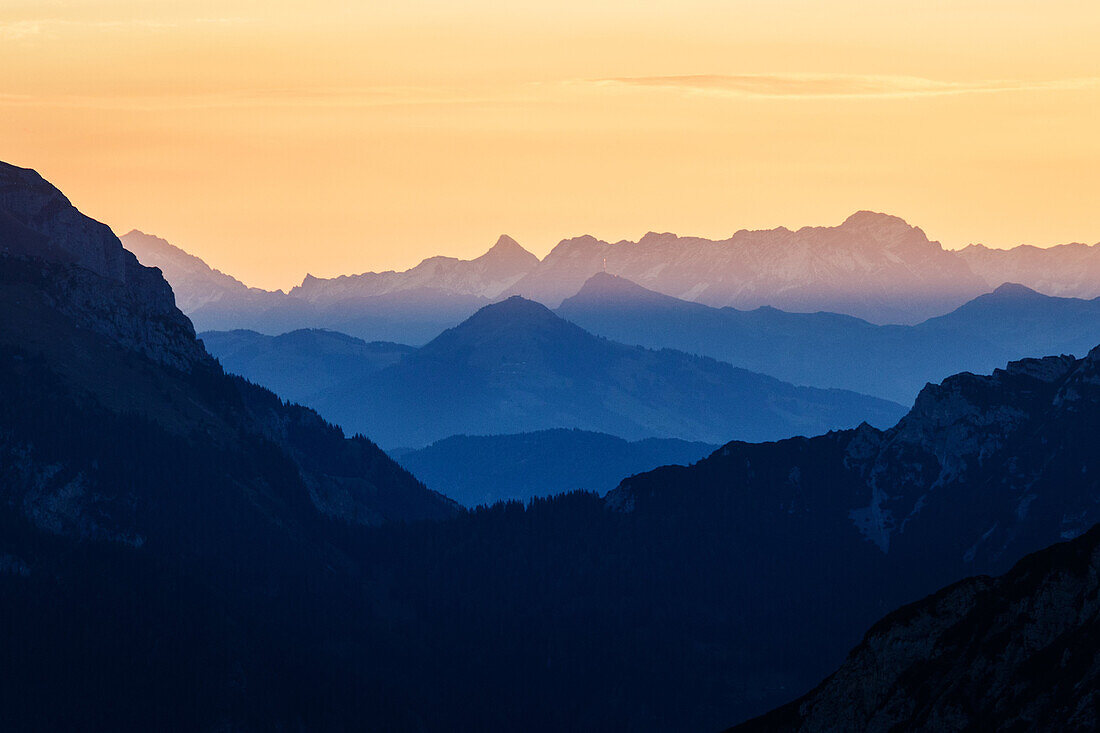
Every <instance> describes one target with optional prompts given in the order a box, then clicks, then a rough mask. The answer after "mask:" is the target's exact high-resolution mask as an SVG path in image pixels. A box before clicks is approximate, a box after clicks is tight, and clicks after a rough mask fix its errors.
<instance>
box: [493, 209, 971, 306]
mask: <svg viewBox="0 0 1100 733" xmlns="http://www.w3.org/2000/svg"><path fill="white" fill-rule="evenodd" d="M605 262H606V270H607V271H608V272H610V273H612V274H615V275H619V276H621V277H625V278H627V279H629V280H631V281H633V282H636V283H638V284H639V285H642V286H643V287H646V288H649V289H651V290H655V291H657V292H661V293H665V294H667V295H673V296H675V297H679V298H682V299H684V300H691V301H695V302H700V303H704V304H706V305H712V306H726V305H732V306H736V307H739V308H755V307H758V306H761V305H769V306H773V307H777V308H782V309H784V310H790V311H798V312H805V311H811V312H812V311H831V312H836V313H848V314H851V315H855V316H858V317H861V318H864V319H866V320H870V321H874V322H879V323H891V322H914V321H916V320H922V319H923V318H927V317H928V316H932V315H939V314H940V313H943V312H945V311H947V310H950V309H951V308H952V307H954V306H957V305H960V304H961V303H963V302H965V301H966V300H969V299H970V298H972V297H974V296H975V295H978V294H980V293H981V292H983V291H985V290H986V286H985V283H984V282H983V281H982V280H981V279H980V278H978V277H977V276H975V275H974V274H973V273H972V272H971V271H970V268H969V267H968V266H967V265H966V264H965V263H964V262H962V261H960V260H959V259H958V258H957V257H956V256H955V255H953V254H952V253H950V252H947V251H945V250H944V249H943V248H942V247H941V246H940V245H939V243H938V242H932V241H929V239H928V238H927V237H926V236H925V234H924V232H923V231H921V230H920V229H918V228H917V227H911V226H909V225H908V224H906V223H905V221H903V220H902V219H900V218H898V217H895V216H888V215H885V214H876V213H872V212H868V211H861V212H857V213H855V214H853V215H852V216H850V217H848V218H847V219H846V220H845V221H844V222H843V223H842V224H840V225H839V226H835V227H803V228H801V229H799V230H797V231H791V230H789V229H786V228H784V227H780V228H778V229H771V230H766V231H747V230H742V231H739V232H737V233H736V234H734V235H733V236H732V237H730V238H729V239H725V240H718V241H713V240H707V239H701V238H697V237H678V236H676V235H674V234H657V233H654V232H650V233H649V234H647V235H646V236H644V237H642V239H640V240H639V241H638V242H617V243H614V244H612V243H609V242H602V241H599V240H596V239H594V238H592V237H579V238H577V239H572V240H565V241H563V242H562V243H561V244H559V245H558V246H557V247H555V248H554V250H553V251H552V252H551V253H550V254H549V255H547V256H546V258H545V259H544V260H543V261H542V262H541V263H540V265H539V267H538V268H537V269H536V270H535V271H534V272H532V273H531V274H529V275H528V276H526V277H525V278H524V279H523V280H521V281H520V282H519V283H517V284H516V286H515V288H514V289H513V291H514V292H516V293H519V294H521V295H525V296H526V297H530V298H533V299H534V300H538V301H539V302H542V303H546V304H547V305H550V306H552V307H556V306H557V305H558V304H560V303H561V301H563V300H564V299H565V298H567V297H569V296H570V295H573V294H574V293H576V292H577V291H578V290H579V289H580V287H581V285H583V284H584V281H585V280H587V279H588V278H589V277H590V276H592V275H593V274H595V273H596V272H599V271H601V269H602V268H603V267H604V263H605Z"/></svg>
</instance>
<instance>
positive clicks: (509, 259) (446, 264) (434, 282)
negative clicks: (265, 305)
mask: <svg viewBox="0 0 1100 733" xmlns="http://www.w3.org/2000/svg"><path fill="white" fill-rule="evenodd" d="M538 263H539V258H538V257H536V256H535V255H533V254H531V253H530V252H528V251H527V250H525V249H524V248H523V247H521V246H520V245H519V243H518V242H517V241H516V240H514V239H512V238H511V237H509V236H508V235H506V234H502V235H501V236H500V238H499V239H497V241H496V244H494V245H493V246H492V247H491V248H490V249H489V251H488V252H486V253H485V254H483V255H481V256H480V257H477V258H475V259H472V260H460V259H457V258H454V257H442V256H436V257H429V258H428V259H426V260H424V261H423V262H421V263H420V264H419V265H417V266H416V267H414V268H412V269H411V270H405V271H404V272H394V271H392V270H391V271H388V272H368V273H364V274H362V275H343V276H340V277H335V278H327V279H321V278H316V277H313V276H312V275H306V277H305V279H304V280H303V281H302V284H301V285H299V286H298V287H295V288H292V289H291V291H290V294H291V295H294V296H298V297H301V298H304V299H305V300H308V301H309V302H311V303H316V302H332V301H335V300H341V299H344V298H366V297H371V296H376V295H387V294H389V293H393V292H396V291H401V290H416V289H421V288H424V289H432V290H440V291H444V292H447V293H453V294H455V295H475V296H480V297H483V298H488V299H490V300H492V299H495V298H497V297H498V296H499V295H500V294H501V293H503V292H504V291H505V290H507V289H508V288H510V287H511V286H512V285H514V284H515V283H516V282H517V281H518V280H519V279H520V278H521V277H523V276H524V275H525V274H527V273H528V272H530V271H531V270H532V269H533V268H535V267H536V266H537V265H538Z"/></svg>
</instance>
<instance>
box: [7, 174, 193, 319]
mask: <svg viewBox="0 0 1100 733" xmlns="http://www.w3.org/2000/svg"><path fill="white" fill-rule="evenodd" d="M0 210H3V211H4V213H5V214H6V216H7V217H9V218H10V219H11V220H14V221H15V222H18V223H19V224H21V225H22V226H23V227H25V228H26V229H28V230H30V231H31V232H34V233H36V234H38V235H40V236H41V240H40V242H39V243H40V244H41V245H44V246H39V247H35V248H31V247H27V246H26V243H27V240H26V239H24V240H23V242H22V243H20V242H18V240H16V239H15V238H14V237H13V238H11V239H9V240H8V241H4V242H0V249H3V250H4V251H8V252H9V253H11V254H27V255H32V256H36V257H40V258H42V259H46V260H50V261H55V262H59V263H63V264H70V265H77V266H79V267H82V268H84V269H86V270H90V271H92V272H94V273H96V274H97V275H101V276H103V277H106V278H110V279H112V280H115V281H117V282H119V283H122V284H124V285H126V286H128V287H129V288H130V289H131V290H133V291H134V292H135V294H137V295H138V296H139V297H140V298H141V299H142V300H143V301H144V302H145V303H146V304H147V305H148V307H149V308H150V310H153V311H159V312H170V311H172V310H174V309H175V302H174V300H173V297H172V290H171V288H170V287H169V286H168V283H167V282H165V280H164V278H163V277H161V275H160V273H159V272H156V271H155V270H152V269H150V268H147V267H143V266H142V265H141V264H139V263H138V261H137V258H136V257H134V255H133V254H131V253H130V252H127V251H126V250H125V249H124V248H123V246H122V243H121V242H120V241H119V240H118V237H116V236H115V235H114V233H113V232H112V231H111V229H110V228H109V227H108V226H107V225H106V224H101V223H99V222H98V221H94V220H93V219H89V218H88V217H86V216H84V215H83V214H81V213H80V212H79V211H77V209H76V208H75V207H74V206H73V205H72V204H71V203H69V200H68V199H67V198H65V196H64V194H62V193H61V192H60V191H58V190H57V189H56V188H54V187H53V186H52V185H50V184H49V183H47V182H46V181H45V179H43V178H42V176H40V175H38V173H36V172H35V171H32V170H29V169H26V168H17V167H16V166H13V165H9V164H8V163H3V162H0ZM20 245H22V246H20Z"/></svg>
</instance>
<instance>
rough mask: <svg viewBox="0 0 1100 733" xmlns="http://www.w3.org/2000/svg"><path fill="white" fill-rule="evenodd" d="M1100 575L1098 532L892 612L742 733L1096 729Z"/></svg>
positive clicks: (1098, 716) (1099, 713)
mask: <svg viewBox="0 0 1100 733" xmlns="http://www.w3.org/2000/svg"><path fill="white" fill-rule="evenodd" d="M1098 579H1100V528H1094V529H1092V530H1091V531H1090V532H1088V534H1086V535H1084V536H1082V537H1079V538H1077V539H1075V540H1072V541H1070V542H1066V543H1062V544H1059V545H1056V546H1054V547H1051V548H1049V549H1046V550H1042V551H1041V552H1037V553H1035V554H1034V555H1029V556H1028V557H1026V558H1024V559H1023V560H1021V561H1020V562H1019V563H1018V564H1017V565H1016V566H1015V567H1013V568H1012V570H1011V571H1009V572H1008V573H1006V574H1005V575H1003V576H1001V577H998V578H989V577H984V576H982V577H976V578H969V579H967V580H964V581H961V582H959V583H957V584H954V585H951V586H949V587H947V588H944V589H943V590H940V591H938V592H936V593H935V594H933V595H931V596H929V597H928V598H925V599H923V600H921V601H918V602H916V603H913V604H912V605H909V606H906V607H905V608H902V609H900V610H898V611H895V612H894V613H891V614H890V615H888V616H887V617H886V618H884V619H883V620H882V621H880V622H878V623H877V624H875V626H874V627H872V628H871V630H870V631H869V632H867V635H866V636H865V637H864V638H863V641H862V642H860V644H859V646H857V647H856V648H855V649H854V650H852V652H851V654H849V655H848V659H847V661H845V663H844V664H843V665H842V666H841V668H840V669H839V670H837V671H836V672H835V673H833V674H832V675H830V676H829V677H828V678H827V679H826V680H825V681H824V682H822V683H821V685H819V686H818V687H817V688H816V689H814V690H813V692H811V693H810V694H808V695H806V696H805V697H804V698H802V699H800V700H798V701H796V702H793V703H790V704H789V705H786V706H784V707H783V708H780V709H778V710H776V711H774V712H772V713H769V714H768V715H765V716H762V717H760V718H758V719H755V720H752V721H750V722H748V723H745V724H744V725H741V726H738V727H736V728H734V729H733V730H734V731H737V732H738V733H750V731H834V730H867V731H871V730H876V731H877V730H898V729H906V730H910V729H919V730H941V731H962V730H975V729H982V730H986V729H988V730H1014V729H1020V730H1031V729H1045V730H1064V731H1091V730H1096V728H1097V726H1098V725H1100V699H1098V698H1100V668H1098V666H1097V660H1096V650H1097V649H1098V648H1100V604H1098V603H1097V598H1098V597H1100V582H1098Z"/></svg>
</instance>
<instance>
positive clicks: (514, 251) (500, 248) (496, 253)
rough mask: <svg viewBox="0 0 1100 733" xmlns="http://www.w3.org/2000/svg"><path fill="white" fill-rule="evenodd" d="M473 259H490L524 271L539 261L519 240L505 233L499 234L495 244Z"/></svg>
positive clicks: (496, 263) (498, 263)
mask: <svg viewBox="0 0 1100 733" xmlns="http://www.w3.org/2000/svg"><path fill="white" fill-rule="evenodd" d="M475 261H480V262H486V261H491V262H492V263H493V264H495V265H500V266H505V267H510V268H516V269H520V270H523V271H524V272H526V271H527V270H529V269H531V268H532V267H534V266H535V265H537V264H538V263H539V258H538V257H536V256H535V255H533V254H531V253H530V252H528V251H527V250H526V249H524V248H523V246H522V245H520V243H519V242H517V241H516V240H514V239H512V238H511V237H509V236H508V235H507V234H501V235H500V237H499V238H498V239H497V241H496V244H494V245H493V246H492V247H490V248H489V251H488V252H486V253H485V254H483V255H481V257H478V258H477V260H475Z"/></svg>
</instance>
